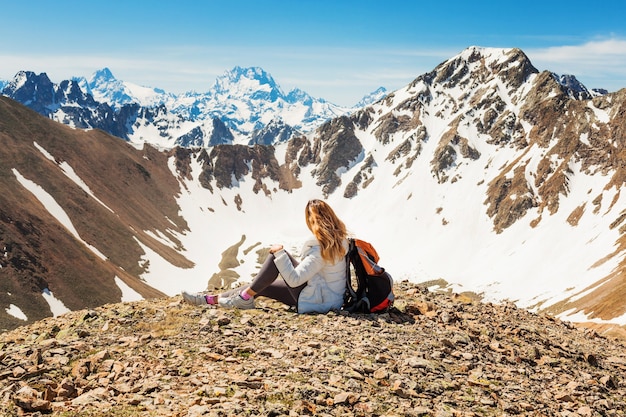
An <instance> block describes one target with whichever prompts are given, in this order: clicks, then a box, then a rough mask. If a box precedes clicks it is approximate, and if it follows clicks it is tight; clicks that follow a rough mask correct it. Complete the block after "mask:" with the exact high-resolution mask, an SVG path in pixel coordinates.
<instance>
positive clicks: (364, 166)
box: [0, 47, 626, 332]
mask: <svg viewBox="0 0 626 417" xmlns="http://www.w3.org/2000/svg"><path fill="white" fill-rule="evenodd" d="M624 91H625V90H621V91H618V92H616V93H611V94H608V95H605V96H598V97H596V96H593V94H590V93H589V96H584V97H582V98H581V96H580V94H579V93H580V91H577V92H576V94H573V91H572V90H571V89H570V88H568V87H567V86H564V85H563V84H561V83H560V82H559V80H558V79H557V78H555V77H554V75H553V74H552V73H550V72H539V71H537V70H536V69H535V68H534V67H533V66H532V63H531V62H530V61H529V60H528V58H527V57H526V56H525V55H524V53H523V52H522V51H520V50H516V49H510V50H502V49H495V48H477V47H474V48H468V49H467V50H465V51H463V52H462V53H460V54H459V55H458V56H455V57H453V58H451V59H450V60H448V61H446V62H444V63H442V64H441V65H440V66H438V67H437V68H435V69H434V70H433V71H431V72H429V73H427V74H423V75H421V76H419V77H418V78H416V79H415V80H414V81H413V82H412V83H410V84H409V85H407V86H406V87H405V88H403V89H400V90H397V91H395V92H392V93H391V94H389V95H388V96H387V97H386V98H385V99H383V100H381V101H379V102H377V103H375V104H373V105H371V106H368V107H366V108H364V109H361V110H359V111H356V112H354V113H351V114H350V115H348V116H342V117H338V118H335V119H332V120H331V121H329V122H327V123H325V124H323V125H322V126H320V127H319V128H318V129H317V130H316V131H315V132H311V133H309V134H306V135H297V136H293V137H292V138H291V139H289V140H288V141H287V142H280V143H278V144H272V145H259V144H256V145H252V146H244V145H237V144H235V145H216V146H212V147H208V148H203V147H197V148H186V147H176V148H173V149H167V150H163V149H156V148H154V147H152V146H148V145H146V146H144V147H143V148H142V149H137V148H136V147H133V146H130V145H129V144H127V143H125V142H123V141H119V140H115V138H113V137H110V136H108V135H106V134H104V133H103V132H101V131H97V130H89V131H81V130H76V129H71V128H68V127H67V126H63V125H61V124H58V123H54V122H53V121H51V120H49V119H45V118H42V117H41V116H38V115H37V114H35V113H34V112H32V111H29V110H28V109H26V108H24V107H23V106H21V105H19V104H17V103H15V102H14V101H12V100H9V99H7V98H2V99H1V100H0V111H1V113H0V140H2V145H3V146H2V147H0V158H1V160H2V164H0V173H2V175H1V176H0V185H1V187H2V192H1V193H0V198H1V199H2V201H1V203H2V204H0V210H2V211H1V212H0V214H1V217H0V218H1V219H2V223H1V224H0V225H1V226H2V233H1V234H0V236H2V242H0V244H1V245H2V246H0V247H4V248H5V252H4V253H5V256H4V258H1V257H0V265H1V266H2V270H1V272H2V274H3V275H4V276H6V277H8V278H7V279H6V280H3V285H4V288H3V291H0V301H1V302H2V305H3V306H4V309H0V318H1V319H2V328H6V329H9V328H14V327H16V326H19V325H21V324H25V321H33V320H38V319H41V318H43V317H46V316H50V315H54V314H55V312H53V309H54V307H52V306H51V305H49V303H48V301H47V299H46V297H43V296H42V292H44V293H45V291H46V290H48V291H50V293H52V294H53V295H54V297H56V300H57V301H58V302H60V303H62V304H63V305H64V306H65V307H66V308H67V309H68V310H76V309H79V308H85V307H90V308H94V307H96V306H98V305H101V304H104V303H111V302H118V301H120V300H123V299H127V297H128V294H131V295H132V296H134V297H140V298H141V297H143V298H149V297H153V296H161V295H163V294H166V295H170V296H171V295H174V294H176V293H177V292H179V291H180V290H181V289H191V288H197V289H198V290H200V289H202V288H203V287H208V286H211V287H221V286H227V285H230V284H232V283H233V282H235V281H245V280H248V279H249V278H250V277H251V276H252V275H253V274H254V273H255V271H256V267H257V266H258V264H259V259H261V256H260V255H259V253H260V251H261V248H262V247H264V246H265V245H267V244H270V243H273V242H275V241H279V240H278V239H280V241H285V242H286V243H287V244H288V245H290V246H291V245H292V243H291V242H292V241H295V240H298V239H297V238H296V236H295V235H296V232H295V231H294V230H295V229H296V228H297V226H296V225H300V224H301V223H302V219H301V212H302V211H301V209H302V207H304V204H305V203H306V201H307V200H308V199H309V198H311V197H312V196H321V197H324V198H327V199H328V201H329V202H330V203H331V204H332V205H333V206H334V207H336V209H337V210H338V212H340V213H342V217H343V218H344V220H345V221H346V222H347V224H349V225H350V226H351V231H353V232H354V233H355V234H356V235H357V236H362V237H366V240H370V241H372V242H374V243H375V246H376V247H377V249H379V250H380V253H381V254H383V259H384V260H385V265H386V266H387V267H388V269H389V270H390V271H391V272H392V275H393V276H394V277H396V278H397V279H408V280H411V281H414V282H421V281H430V280H435V279H443V280H445V281H447V282H448V283H449V286H450V288H451V289H454V290H457V291H459V292H462V291H473V292H475V293H478V294H480V295H481V296H482V297H484V298H485V299H486V300H487V301H497V302H502V301H503V300H509V301H513V302H515V303H517V305H518V306H521V307H525V308H528V309H530V310H533V311H539V312H549V313H551V314H554V315H560V316H562V317H565V318H570V319H572V320H573V321H576V322H581V323H593V324H594V325H595V326H598V327H596V328H597V329H598V331H603V332H604V331H608V329H609V328H610V327H613V328H614V329H615V331H619V329H620V326H623V325H624V324H623V319H624V317H626V306H625V305H624V302H623V300H624V291H625V287H626V286H625V285H624V282H625V278H624V277H625V273H624V271H625V270H624V268H625V267H626V265H625V263H624V260H623V259H624V257H623V256H622V254H623V251H624V249H625V248H626V247H625V246H624V243H625V238H624V233H625V232H626V228H625V226H624V225H623V221H624V219H625V218H626V216H625V215H624V210H623V207H625V204H626V202H624V198H625V197H624V196H623V194H622V193H621V189H622V187H623V182H624V175H623V174H624V173H623V166H624V165H625V164H624V161H623V160H624V154H623V149H624V146H623V141H624V128H625V127H624V120H625V119H624V117H623V113H624V108H625V107H624V103H625V101H626V98H625V96H624ZM218 127H219V126H218ZM271 135H277V133H271V134H270V137H271ZM199 137H200V136H198V138H199ZM198 140H199V141H200V139H198ZM269 141H270V139H268V138H260V139H259V143H268V142H269ZM198 143H199V142H198ZM27 181H30V183H29V182H27ZM32 183H34V184H36V185H38V186H39V187H40V189H37V188H35V187H33V186H32ZM29 184H30V185H29ZM29 187H30V188H29ZM41 190H44V191H45V192H46V194H47V196H44V197H47V198H48V199H53V200H54V201H56V202H57V203H58V205H59V206H60V207H62V208H63V210H64V211H65V214H66V215H67V218H69V219H71V221H72V223H73V227H74V229H75V233H74V234H72V233H68V228H67V227H65V225H64V224H63V222H62V221H60V220H59V217H57V215H56V213H54V212H51V211H50V210H49V208H48V207H46V204H43V203H42V200H43V201H45V200H44V199H43V198H42V196H41V195H40V194H41ZM277 213H278V214H277ZM294 213H295V214H294ZM77 235H78V236H79V237H80V239H77V238H76V236H77ZM93 248H96V249H97V252H98V253H100V254H102V255H103V256H102V258H104V259H102V258H100V257H98V256H94V251H93V250H92V249H93ZM296 251H297V249H296ZM294 253H295V252H294ZM173 277H174V278H173ZM83 281H88V285H85V286H83V285H78V284H79V283H82V282H83ZM127 287H130V289H129V288H127ZM96 288H97V289H98V290H97V291H96V290H95V289H96ZM15 312H17V313H15ZM19 312H21V313H22V314H23V316H21V315H20V314H18V313H19ZM12 313H14V314H12ZM21 317H26V319H23V318H21Z"/></svg>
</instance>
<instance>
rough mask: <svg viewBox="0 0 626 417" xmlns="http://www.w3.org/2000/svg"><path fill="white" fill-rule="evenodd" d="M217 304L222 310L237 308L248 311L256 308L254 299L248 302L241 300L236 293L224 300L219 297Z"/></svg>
mask: <svg viewBox="0 0 626 417" xmlns="http://www.w3.org/2000/svg"><path fill="white" fill-rule="evenodd" d="M217 303H218V304H219V305H220V307H224V308H237V309H239V310H250V309H252V308H256V306H255V305H254V297H252V298H250V299H249V300H244V299H243V298H241V296H240V295H239V293H238V292H236V293H234V294H231V295H229V296H227V297H225V298H222V297H219V298H218V300H217Z"/></svg>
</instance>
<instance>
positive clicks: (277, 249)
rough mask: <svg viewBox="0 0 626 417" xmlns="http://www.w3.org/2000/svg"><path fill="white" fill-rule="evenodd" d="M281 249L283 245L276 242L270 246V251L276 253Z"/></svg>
mask: <svg viewBox="0 0 626 417" xmlns="http://www.w3.org/2000/svg"><path fill="white" fill-rule="evenodd" d="M282 249H283V245H276V244H274V245H272V246H270V253H276V252H278V251H279V250H282Z"/></svg>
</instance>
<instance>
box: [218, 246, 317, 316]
mask: <svg viewBox="0 0 626 417" xmlns="http://www.w3.org/2000/svg"><path fill="white" fill-rule="evenodd" d="M287 255H288V256H289V259H290V260H291V262H292V263H293V264H294V265H297V264H298V262H297V261H296V260H295V259H294V258H293V257H292V256H291V255H289V254H287ZM279 276H280V272H278V268H277V267H276V264H275V263H274V255H273V254H270V255H268V257H267V259H265V262H264V263H263V265H262V266H261V269H260V270H259V273H258V274H257V275H256V277H254V279H253V280H252V282H251V283H250V285H249V286H248V287H247V288H246V289H244V291H247V292H248V294H250V295H252V296H256V295H261V296H263V297H267V298H271V299H274V300H277V301H280V302H282V303H284V304H287V305H288V306H292V307H295V306H297V305H298V296H299V295H300V291H302V289H303V288H304V287H305V286H306V284H303V285H300V286H298V287H296V288H292V287H290V286H288V285H287V284H286V283H285V281H284V280H282V279H281V280H278V279H277V278H278V277H279ZM220 296H222V295H220Z"/></svg>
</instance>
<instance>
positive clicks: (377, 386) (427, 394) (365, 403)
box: [0, 282, 626, 417]
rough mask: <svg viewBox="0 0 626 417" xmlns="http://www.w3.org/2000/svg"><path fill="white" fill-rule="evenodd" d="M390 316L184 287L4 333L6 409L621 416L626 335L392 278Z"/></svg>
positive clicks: (0, 379)
mask: <svg viewBox="0 0 626 417" xmlns="http://www.w3.org/2000/svg"><path fill="white" fill-rule="evenodd" d="M396 292H397V295H398V299H397V305H396V307H395V308H393V309H392V310H390V311H389V312H388V313H384V314H374V315H349V314H345V313H341V312H339V313H335V312H331V313H329V314H327V315H298V314H296V313H294V312H293V311H288V310H285V309H284V308H282V307H281V306H279V305H277V304H276V303H273V302H270V301H269V300H266V299H263V298H259V299H258V300H257V301H256V302H257V305H258V309H256V310H248V311H232V310H222V309H219V308H217V309H216V308H214V307H206V308H199V307H196V306H190V305H188V304H184V303H182V301H181V299H180V297H175V298H159V299H155V300H151V301H140V302H133V303H123V304H111V305H105V306H102V307H98V308H95V309H91V310H82V311H77V312H72V313H67V314H65V315H63V316H60V317H56V318H49V319H45V320H43V321H41V322H37V323H33V324H32V325H29V326H24V327H21V328H18V329H16V330H14V331H11V332H9V333H4V334H2V335H0V346H2V353H1V354H0V406H2V409H3V410H4V414H3V415H5V416H7V417H8V416H18V415H33V416H35V415H42V413H44V414H45V415H50V416H65V415H68V414H72V415H89V416H93V417H97V416H126V415H133V416H152V415H168V416H181V417H182V416H189V417H196V416H224V415H259V416H260V415H273V416H287V415H294V414H298V415H320V416H336V415H342V416H371V415H376V416H388V417H391V416H423V417H427V416H432V417H452V416H458V415H463V416H472V415H482V416H502V415H542V416H562V415H576V416H581V417H585V416H589V417H591V416H596V415H602V416H612V417H619V416H624V415H625V414H624V412H625V411H624V410H626V402H625V401H626V400H625V398H626V385H625V382H626V349H625V348H626V346H625V345H624V344H623V341H618V340H613V339H607V338H604V337H601V336H599V335H598V334H597V333H596V332H594V331H593V330H581V329H576V328H574V327H572V326H571V325H569V324H567V323H562V322H560V321H559V320H555V319H554V318H553V317H551V316H548V315H536V314H531V313H528V312H527V311H525V310H522V309H518V308H516V307H515V306H513V305H512V304H504V305H493V304H483V303H480V302H477V301H475V300H474V299H472V298H469V297H467V296H465V295H462V294H454V293H448V292H438V291H435V292H431V291H429V290H427V289H426V288H424V287H419V286H415V285H414V284H409V283H407V282H403V283H398V284H397V285H396Z"/></svg>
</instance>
